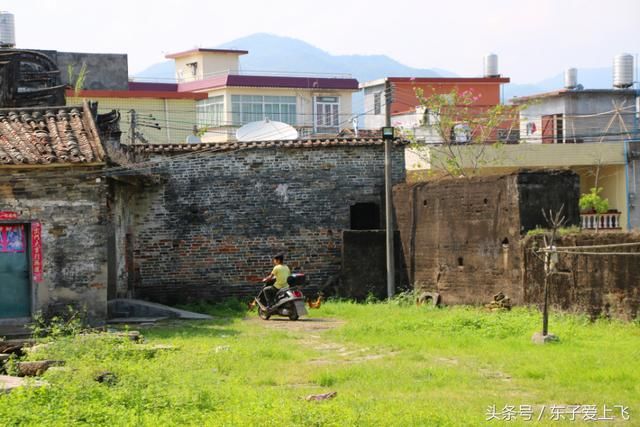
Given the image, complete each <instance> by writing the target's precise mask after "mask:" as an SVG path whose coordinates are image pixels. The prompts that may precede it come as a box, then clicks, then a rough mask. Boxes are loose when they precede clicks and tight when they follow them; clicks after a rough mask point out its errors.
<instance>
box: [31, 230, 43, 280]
mask: <svg viewBox="0 0 640 427" xmlns="http://www.w3.org/2000/svg"><path fill="white" fill-rule="evenodd" d="M31 269H32V270H33V281H34V282H35V283H40V282H42V224H40V223H39V222H34V223H32V224H31Z"/></svg>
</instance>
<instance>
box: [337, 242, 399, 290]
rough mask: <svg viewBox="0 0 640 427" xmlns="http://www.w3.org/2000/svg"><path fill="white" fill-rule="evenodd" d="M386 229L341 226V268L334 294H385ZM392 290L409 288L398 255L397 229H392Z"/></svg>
mask: <svg viewBox="0 0 640 427" xmlns="http://www.w3.org/2000/svg"><path fill="white" fill-rule="evenodd" d="M386 245H387V232H386V230H345V231H344V232H343V244H342V270H341V272H340V287H339V288H338V295H339V296H341V297H345V298H350V299H355V300H359V301H362V300H364V299H366V298H367V297H368V296H369V295H372V296H374V297H376V298H378V299H385V298H387V295H388V291H387V255H386V254H387V252H386ZM394 253H395V258H394V262H395V264H394V265H395V272H396V274H395V285H396V291H397V292H402V291H403V290H406V289H408V288H409V282H408V279H407V277H406V268H403V267H404V265H403V264H404V257H403V256H402V242H401V241H400V233H398V232H396V233H395V243H394Z"/></svg>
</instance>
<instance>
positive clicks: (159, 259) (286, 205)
mask: <svg viewBox="0 0 640 427" xmlns="http://www.w3.org/2000/svg"><path fill="white" fill-rule="evenodd" d="M161 159H162V167H161V169H159V170H158V171H157V172H161V173H163V174H164V176H165V179H166V183H165V184H164V185H159V186H156V187H147V188H144V190H142V191H138V192H136V193H135V195H133V196H131V197H130V198H129V200H130V202H129V203H128V209H130V210H132V212H133V213H132V215H131V220H132V224H130V225H127V224H123V225H122V226H125V227H131V229H132V230H133V240H134V241H133V244H134V266H133V270H134V274H135V295H136V296H137V297H140V298H144V299H149V300H153V301H157V302H165V303H175V302H178V301H185V300H189V299H209V300H215V299H218V298H223V297H228V296H233V295H243V296H247V295H251V294H254V293H255V292H256V289H257V288H256V285H255V281H256V280H258V279H259V278H261V277H264V276H265V275H266V273H268V272H269V271H270V268H271V267H270V265H271V264H270V257H271V256H272V255H273V254H274V253H276V252H283V253H285V255H286V263H287V264H288V265H289V266H290V267H293V268H295V269H301V270H303V271H304V272H306V273H308V274H309V277H310V283H311V286H315V287H317V286H320V285H322V284H324V283H325V282H326V281H327V279H329V278H330V277H333V276H336V275H337V274H338V273H339V271H340V264H341V250H342V231H343V230H345V229H348V228H350V207H351V205H353V204H355V203H358V202H362V203H366V202H373V203H377V204H378V205H379V206H380V209H381V211H382V209H384V204H383V201H384V197H383V188H384V187H383V186H384V176H383V171H384V167H383V165H384V150H383V146H381V145H379V146H360V147H324V148H310V149H294V148H290V149H285V148H283V149H267V148H265V149H253V150H244V151H242V150H241V151H237V152H227V153H212V152H203V153H197V154H195V155H192V156H187V157H185V156H182V157H178V158H175V159H171V158H169V156H165V157H162V158H161ZM393 160H394V162H395V165H397V167H396V168H395V174H394V182H396V183H398V182H402V181H403V180H404V164H403V150H402V149H396V150H394V159H393ZM120 235H122V233H121V234H120ZM117 246H118V247H122V243H118V245H117ZM126 286H127V285H126V278H119V283H118V292H119V293H123V292H126Z"/></svg>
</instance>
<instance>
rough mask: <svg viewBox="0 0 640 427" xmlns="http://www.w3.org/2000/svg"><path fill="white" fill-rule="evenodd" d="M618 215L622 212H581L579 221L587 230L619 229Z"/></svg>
mask: <svg viewBox="0 0 640 427" xmlns="http://www.w3.org/2000/svg"><path fill="white" fill-rule="evenodd" d="M620 215H622V213H621V212H618V211H609V212H607V213H603V214H595V213H581V214H580V222H581V224H582V228H584V229H587V230H613V229H621V228H622V226H621V225H620Z"/></svg>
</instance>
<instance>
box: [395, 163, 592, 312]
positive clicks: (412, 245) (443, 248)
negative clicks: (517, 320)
mask: <svg viewBox="0 0 640 427" xmlns="http://www.w3.org/2000/svg"><path fill="white" fill-rule="evenodd" d="M578 185H579V184H578V177H577V176H576V175H575V174H573V173H571V172H564V173H556V174H544V173H521V174H514V175H507V176H491V177H478V178H474V179H471V180H467V179H449V180H442V181H437V182H423V183H418V184H412V185H410V184H403V185H398V186H396V187H395V188H394V205H395V209H396V216H397V220H398V228H399V230H400V233H401V236H402V244H403V252H404V255H405V263H406V265H407V276H408V277H409V281H410V283H413V285H414V287H415V288H416V289H420V290H426V291H435V292H439V293H440V294H441V295H442V298H443V302H444V303H446V304H479V303H484V302H487V301H489V300H491V297H492V295H494V294H495V293H497V292H499V291H503V292H505V293H506V294H508V295H509V296H510V297H511V298H512V300H513V301H514V302H516V303H522V302H523V290H522V284H521V282H522V270H521V260H522V254H521V250H520V246H519V242H520V240H521V236H522V234H523V233H526V232H527V231H528V230H530V229H533V228H535V227H536V226H538V225H540V226H542V225H544V219H543V218H542V213H541V210H540V208H541V207H545V208H547V209H550V208H551V209H558V208H559V206H560V205H561V204H562V203H565V208H566V209H567V208H568V209H567V213H568V218H569V220H570V221H569V222H570V223H576V224H577V223H578V221H579V218H578V213H577V201H578V189H579V187H578Z"/></svg>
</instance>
